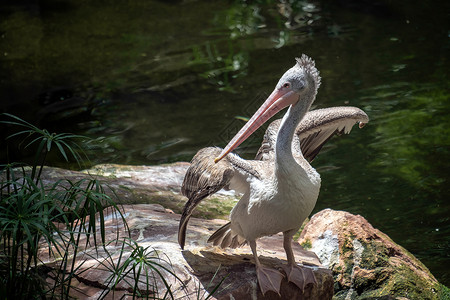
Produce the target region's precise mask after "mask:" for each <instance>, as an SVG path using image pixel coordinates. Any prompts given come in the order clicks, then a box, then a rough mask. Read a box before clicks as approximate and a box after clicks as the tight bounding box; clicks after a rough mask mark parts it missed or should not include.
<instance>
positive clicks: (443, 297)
mask: <svg viewBox="0 0 450 300" xmlns="http://www.w3.org/2000/svg"><path fill="white" fill-rule="evenodd" d="M438 295H439V296H438V297H439V300H450V289H449V288H448V287H446V286H445V285H443V284H440V285H439V291H438Z"/></svg>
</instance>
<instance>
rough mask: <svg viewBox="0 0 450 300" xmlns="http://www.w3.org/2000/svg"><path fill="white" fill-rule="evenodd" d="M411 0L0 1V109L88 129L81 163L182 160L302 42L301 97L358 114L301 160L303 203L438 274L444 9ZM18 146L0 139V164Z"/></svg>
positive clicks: (446, 141)
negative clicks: (308, 78)
mask: <svg viewBox="0 0 450 300" xmlns="http://www.w3.org/2000/svg"><path fill="white" fill-rule="evenodd" d="M285 2H286V3H290V2H291V1H285ZM423 2H425V1H416V2H415V3H414V2H410V1H408V2H407V1H405V2H401V1H398V2H396V3H393V2H392V1H390V2H374V1H371V2H370V3H369V2H367V3H364V4H361V3H360V2H359V1H358V2H357V1H355V2H349V1H345V2H344V1H342V3H340V2H335V1H330V2H328V1H322V2H311V1H303V2H299V3H297V4H293V5H288V4H281V3H279V2H276V1H255V2H252V3H253V4H245V3H243V2H239V1H235V2H233V1H230V2H211V1H187V2H183V1H170V2H168V3H165V2H163V1H161V2H159V1H134V2H133V3H128V2H123V1H111V2H110V3H109V4H107V5H106V4H100V3H98V4H94V3H91V2H88V1H64V2H62V1H51V2H47V1H44V2H37V1H36V2H33V1H28V2H27V4H24V5H13V4H10V5H6V4H2V5H0V54H1V56H0V60H1V62H0V70H1V72H0V92H1V93H0V95H1V96H2V100H1V102H0V103H1V104H0V111H3V112H10V113H15V114H17V115H19V116H21V117H23V118H25V119H27V120H29V121H32V122H33V123H35V124H38V125H39V126H41V127H46V128H48V129H50V130H54V131H58V132H74V133H79V134H83V135H86V136H89V137H91V138H92V139H93V141H92V142H90V143H89V144H85V148H86V151H87V153H88V155H89V158H90V159H91V164H96V163H121V164H147V165H150V164H162V163H169V162H174V161H180V160H183V161H188V160H190V158H191V157H192V156H193V155H194V154H195V152H196V151H197V150H198V149H200V148H201V147H204V146H208V145H218V146H224V145H225V144H226V143H227V141H228V140H229V138H230V137H231V136H232V135H233V134H234V133H235V132H236V131H237V130H238V129H239V127H240V126H242V125H243V123H244V121H242V118H241V117H249V116H250V115H251V114H252V113H253V112H254V111H255V110H256V108H257V107H258V106H259V104H260V103H261V102H262V101H263V100H264V99H265V97H266V96H267V95H268V93H270V92H271V91H272V89H273V87H274V85H275V83H276V82H277V80H278V78H279V77H280V76H281V75H282V74H283V72H284V71H285V70H286V69H287V68H289V67H291V66H292V65H293V64H294V57H296V56H300V55H301V53H306V54H308V55H310V56H312V57H313V58H314V59H315V60H316V65H317V67H318V69H319V70H320V72H321V75H322V82H323V84H322V86H321V88H320V90H319V94H318V97H317V100H316V102H315V108H322V107H330V106H337V105H354V106H358V107H360V108H362V109H364V110H365V111H366V112H367V113H368V115H369V117H370V119H371V121H370V123H369V124H368V125H367V126H366V127H364V128H363V129H361V130H359V129H357V128H354V129H353V131H352V133H351V134H350V135H349V136H345V137H341V138H339V139H333V140H331V141H330V142H329V143H328V144H327V145H326V147H325V148H324V149H323V150H322V152H321V153H320V154H319V156H318V157H317V158H316V160H315V161H314V163H313V165H314V166H315V167H316V168H317V169H318V170H319V172H320V173H321V175H322V181H323V183H322V190H321V195H320V198H319V201H318V204H317V206H316V208H315V211H319V210H321V209H323V208H326V207H331V208H333V209H342V210H346V211H349V212H351V213H355V214H361V215H363V216H364V217H366V218H367V219H368V220H369V221H370V222H371V223H372V224H373V225H374V226H375V227H377V228H379V229H380V230H382V231H383V232H385V233H387V234H388V235H389V236H390V237H391V238H392V239H393V240H394V241H396V242H397V243H399V244H400V245H402V246H404V247H405V248H407V249H408V250H409V251H410V252H412V253H413V254H414V255H416V256H417V257H418V258H419V259H421V260H422V262H424V263H425V264H426V265H427V266H428V267H429V268H430V270H431V271H432V273H433V274H434V275H435V276H436V277H437V278H438V280H439V281H440V282H442V283H444V284H446V285H447V286H449V285H450V273H449V271H448V266H449V265H450V255H449V253H450V226H449V223H450V222H449V216H450V214H449V213H450V204H449V200H448V198H449V194H450V193H449V187H448V186H449V183H448V174H449V171H450V170H449V163H448V161H449V152H450V151H449V147H450V138H449V137H450V132H449V125H450V124H449V120H448V112H449V101H448V100H449V89H448V87H449V78H448V74H449V72H448V69H449V62H448V58H449V46H450V43H449V29H450V28H449V27H448V21H447V16H448V12H449V11H450V10H449V4H447V3H446V1H443V2H442V3H439V2H436V1H434V2H432V3H423ZM6 134H7V132H6V131H5V130H2V131H1V133H0V137H4V136H5V135H6ZM262 134H263V130H259V131H258V132H257V133H256V134H255V135H254V136H253V137H252V138H250V139H249V141H248V142H246V144H245V145H244V146H243V147H241V149H240V153H241V155H242V156H244V157H246V158H251V157H252V156H253V155H254V153H255V152H256V150H257V149H258V147H259V143H260V141H261V138H262ZM2 140H3V139H2ZM2 144H3V142H2ZM30 154H31V152H29V150H27V149H22V150H21V151H9V152H7V151H6V147H1V149H0V158H1V161H3V162H4V161H6V157H7V156H9V157H10V159H12V160H14V159H28V158H29V156H30ZM51 159H52V160H51V163H52V164H53V165H56V166H65V167H67V164H65V163H64V161H63V160H62V159H61V158H60V157H52V158H51ZM73 167H74V168H76V167H77V166H73Z"/></svg>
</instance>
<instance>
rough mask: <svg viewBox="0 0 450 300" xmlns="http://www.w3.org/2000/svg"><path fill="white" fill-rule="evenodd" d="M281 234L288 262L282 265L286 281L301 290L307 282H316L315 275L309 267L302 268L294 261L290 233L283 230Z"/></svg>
mask: <svg viewBox="0 0 450 300" xmlns="http://www.w3.org/2000/svg"><path fill="white" fill-rule="evenodd" d="M283 235H284V240H283V246H284V250H285V251H286V257H287V261H288V264H287V265H284V266H283V269H284V271H285V272H286V275H287V279H288V281H290V282H292V283H294V284H295V285H296V286H298V287H299V288H300V289H301V290H302V292H303V291H304V290H305V286H306V285H308V283H312V284H317V281H316V277H315V276H314V272H313V271H312V270H311V269H310V268H302V267H300V266H298V265H297V263H296V262H295V258H294V252H293V251H292V234H290V233H289V232H284V233H283Z"/></svg>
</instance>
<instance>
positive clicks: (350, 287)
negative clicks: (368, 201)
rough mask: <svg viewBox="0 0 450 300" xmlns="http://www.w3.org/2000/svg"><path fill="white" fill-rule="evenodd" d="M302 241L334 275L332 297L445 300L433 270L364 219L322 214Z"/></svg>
mask: <svg viewBox="0 0 450 300" xmlns="http://www.w3.org/2000/svg"><path fill="white" fill-rule="evenodd" d="M299 242H300V243H301V244H302V245H303V246H304V248H308V249H310V250H312V251H313V252H315V253H316V254H317V255H318V256H319V258H320V260H321V262H322V264H323V265H324V266H325V267H328V268H330V269H331V270H332V271H333V277H334V280H335V286H334V288H335V296H334V298H333V299H381V298H380V297H382V299H440V293H441V292H440V289H441V287H442V286H440V285H439V283H438V281H437V280H436V279H435V278H434V276H433V275H432V274H431V273H430V271H429V270H428V269H427V268H426V267H425V266H424V265H423V264H422V263H421V262H420V261H419V260H418V259H416V258H415V257H414V256H413V255H412V254H411V253H409V252H408V251H407V250H406V249H404V248H402V247H401V246H399V245H397V244H395V243H394V242H393V241H392V240H391V239H390V238H389V237H388V236H387V235H385V234H384V233H382V232H381V231H379V230H378V229H375V228H373V227H372V225H370V224H369V222H367V220H366V219H364V218H363V217H361V216H359V215H352V214H350V213H348V212H344V211H335V210H331V209H325V210H322V211H320V212H318V213H317V214H315V215H314V216H313V217H312V218H311V220H310V222H309V223H308V224H307V225H306V226H305V228H304V229H303V232H302V233H301V235H300V239H299ZM402 297H403V298H402Z"/></svg>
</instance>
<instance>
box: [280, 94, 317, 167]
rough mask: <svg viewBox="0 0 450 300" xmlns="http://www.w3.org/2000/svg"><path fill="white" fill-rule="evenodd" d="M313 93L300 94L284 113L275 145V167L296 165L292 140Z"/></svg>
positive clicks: (310, 102)
mask: <svg viewBox="0 0 450 300" xmlns="http://www.w3.org/2000/svg"><path fill="white" fill-rule="evenodd" d="M315 94H316V93H315V92H312V93H307V95H305V96H306V97H305V96H302V99H300V100H299V101H298V102H297V103H296V104H295V105H292V106H290V107H289V108H288V110H287V112H286V114H285V115H284V117H283V120H282V121H281V125H280V129H279V130H278V135H277V142H276V147H275V157H276V164H275V165H276V168H277V169H280V168H281V169H283V170H289V169H291V167H292V166H294V165H298V163H297V162H296V160H295V159H294V156H293V154H292V140H293V138H294V134H295V130H296V129H297V126H298V124H299V123H300V121H301V120H302V119H303V117H304V116H305V114H306V113H307V112H308V111H309V109H310V107H311V104H312V102H313V101H314V98H315Z"/></svg>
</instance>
